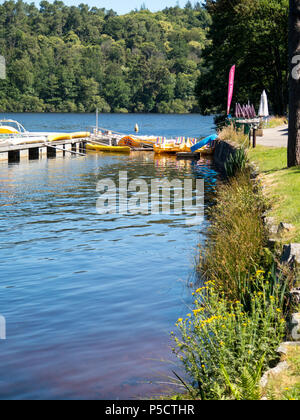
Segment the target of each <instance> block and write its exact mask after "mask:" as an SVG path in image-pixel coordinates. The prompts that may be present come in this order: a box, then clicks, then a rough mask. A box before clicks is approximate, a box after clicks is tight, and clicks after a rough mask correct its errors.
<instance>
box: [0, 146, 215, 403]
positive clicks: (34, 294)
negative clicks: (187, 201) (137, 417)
mask: <svg viewBox="0 0 300 420" xmlns="http://www.w3.org/2000/svg"><path fill="white" fill-rule="evenodd" d="M123 170H126V171H127V172H128V178H129V179H131V178H137V177H141V178H142V179H145V180H150V179H151V178H159V177H170V178H179V179H183V178H185V177H194V176H196V177H200V178H205V181H206V182H205V185H206V191H207V194H206V203H207V204H208V201H209V200H208V199H209V196H210V193H211V191H212V188H213V186H214V183H215V178H216V173H215V172H214V170H213V168H212V167H211V165H210V162H206V161H203V162H201V163H200V164H196V163H191V162H188V161H177V160H176V159H173V158H170V157H154V155H153V154H152V153H134V154H132V155H130V156H122V155H110V156H108V155H100V154H99V155H97V154H95V155H94V154H91V155H89V156H88V157H87V158H65V159H63V158H61V159H54V160H43V161H30V162H23V163H20V164H16V165H9V166H8V165H7V164H1V165H0V207H1V208H0V222H1V223H0V238H1V241H0V249H1V251H0V252H1V254H0V255H1V258H0V270H1V280H0V313H1V314H2V315H4V316H5V317H6V320H7V336H8V339H7V341H0V353H1V357H0V397H1V398H33V399H40V398H51V399H52V398H53V399H54V398H56V399H60V398H70V399H72V398H102V399H118V398H121V399H122V398H135V397H138V396H151V395H157V394H158V393H159V392H161V391H162V390H163V389H164V388H165V387H164V386H163V385H160V384H158V383H157V381H161V380H162V378H163V376H164V375H169V374H170V372H171V367H172V368H174V366H171V363H172V361H174V357H173V356H172V353H171V351H170V345H171V343H170V340H169V333H170V331H171V330H172V329H173V325H174V321H176V319H177V318H178V317H179V316H181V315H184V314H185V313H186V304H187V303H188V302H189V300H190V289H189V288H188V287H187V285H188V281H189V278H190V276H191V275H192V274H193V263H194V255H195V247H196V245H197V242H199V241H203V239H204V237H203V233H201V232H203V230H204V227H205V226H200V227H199V226H186V224H185V218H186V216H185V215H177V216H176V215H151V214H149V215H133V216H130V217H128V216H122V215H115V214H106V215H99V214H97V212H96V200H97V197H98V194H97V192H96V184H97V182H98V181H99V179H102V178H104V177H109V176H110V177H112V178H114V177H116V176H117V174H118V172H119V171H123ZM161 360H165V361H164V362H162V361H161ZM150 382H151V383H150Z"/></svg>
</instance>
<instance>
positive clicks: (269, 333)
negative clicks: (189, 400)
mask: <svg viewBox="0 0 300 420" xmlns="http://www.w3.org/2000/svg"><path fill="white" fill-rule="evenodd" d="M257 281H259V282H260V283H261V286H260V289H261V291H260V292H254V293H252V299H251V307H250V308H249V311H248V312H247V311H246V310H245V307H244V305H243V304H242V303H241V302H240V301H229V300H228V299H226V298H225V296H224V294H222V293H220V292H219V291H218V288H217V286H216V285H215V284H214V283H213V282H211V281H209V282H206V283H205V285H204V286H203V287H201V288H199V289H197V290H196V292H195V294H194V296H195V301H194V304H193V307H192V308H191V311H190V313H189V314H188V315H187V317H186V319H179V320H178V321H177V324H176V325H177V327H178V329H179V332H180V334H179V337H177V336H174V340H175V343H176V348H175V349H174V351H175V353H176V354H177V356H178V357H179V359H180V360H181V361H182V363H183V365H184V368H185V370H186V372H187V374H188V376H189V378H190V381H191V383H192V385H193V387H194V388H195V389H197V390H198V394H199V396H201V398H202V399H220V398H229V399H230V398H232V396H234V397H235V398H237V397H239V398H237V399H241V398H242V397H243V398H246V397H247V398H249V399H250V397H254V396H258V390H257V382H258V377H260V374H261V372H262V370H265V369H267V367H268V366H269V365H271V364H273V363H274V362H275V361H276V359H277V356H276V349H277V347H278V345H279V343H280V342H281V340H282V339H283V336H284V333H285V326H286V323H285V320H284V318H283V308H282V307H281V306H280V298H279V296H280V291H279V289H280V287H281V286H280V285H279V284H278V286H275V285H271V284H270V282H268V281H265V279H264V277H263V276H262V273H257ZM274 288H275V289H278V290H277V293H276V294H275V295H274V296H273V295H271V294H270V293H271V291H274V290H275V289H274ZM229 384H231V386H230V385H229ZM232 384H233V385H232Z"/></svg>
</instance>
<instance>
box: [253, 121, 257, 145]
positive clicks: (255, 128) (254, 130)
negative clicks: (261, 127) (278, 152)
mask: <svg viewBox="0 0 300 420" xmlns="http://www.w3.org/2000/svg"><path fill="white" fill-rule="evenodd" d="M256 130H257V127H256V125H255V126H254V127H253V149H255V148H256Z"/></svg>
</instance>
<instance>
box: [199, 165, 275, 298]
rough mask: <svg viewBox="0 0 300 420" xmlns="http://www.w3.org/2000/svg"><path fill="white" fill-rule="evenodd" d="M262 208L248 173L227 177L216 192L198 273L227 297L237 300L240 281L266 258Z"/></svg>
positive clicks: (259, 192)
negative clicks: (225, 181) (210, 281)
mask: <svg viewBox="0 0 300 420" xmlns="http://www.w3.org/2000/svg"><path fill="white" fill-rule="evenodd" d="M265 209H266V203H265V200H264V198H263V196H262V192H261V190H260V188H259V186H257V188H256V191H254V188H253V183H252V181H251V180H250V176H249V173H248V171H243V172H241V173H239V174H238V175H237V176H236V177H234V178H230V179H229V181H228V182H227V183H225V184H223V185H221V186H220V187H219V189H218V192H217V196H216V203H215V205H214V206H213V207H212V210H211V214H210V219H211V225H210V228H209V230H208V241H207V243H206V244H205V247H203V248H202V249H201V253H200V261H199V265H198V270H199V271H200V273H201V276H202V277H204V278H206V279H209V280H212V281H214V282H215V283H216V284H217V285H218V288H219V290H221V291H223V292H224V293H225V294H226V295H227V296H228V297H229V298H232V299H240V297H241V293H242V290H241V289H242V284H241V283H242V282H243V278H244V277H245V276H246V275H248V273H249V271H251V270H253V271H255V270H256V268H257V267H258V266H259V265H260V264H261V261H262V260H263V259H268V253H267V251H266V249H265V247H266V244H267V231H266V229H265V226H264V224H263V213H264V211H265Z"/></svg>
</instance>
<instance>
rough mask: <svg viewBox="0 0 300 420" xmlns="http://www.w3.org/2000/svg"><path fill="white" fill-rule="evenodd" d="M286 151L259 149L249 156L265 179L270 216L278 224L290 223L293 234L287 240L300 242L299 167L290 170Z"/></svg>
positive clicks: (260, 147) (270, 148) (268, 148)
mask: <svg viewBox="0 0 300 420" xmlns="http://www.w3.org/2000/svg"><path fill="white" fill-rule="evenodd" d="M286 154H287V151H286V148H272V147H263V146H258V147H257V148H256V149H252V150H250V151H249V152H248V155H249V158H250V161H252V162H254V163H256V164H257V165H258V167H259V169H260V172H261V173H262V176H263V182H264V185H265V187H266V193H267V196H268V197H269V198H270V199H271V204H272V210H271V211H270V214H269V215H270V216H272V217H274V218H275V220H276V222H278V223H280V222H285V223H291V224H293V225H294V226H295V229H294V230H293V231H292V232H289V234H288V235H287V236H286V237H284V238H283V239H286V240H288V241H293V242H300V167H294V168H289V169H288V168H287V163H286V162H287V157H286Z"/></svg>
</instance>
